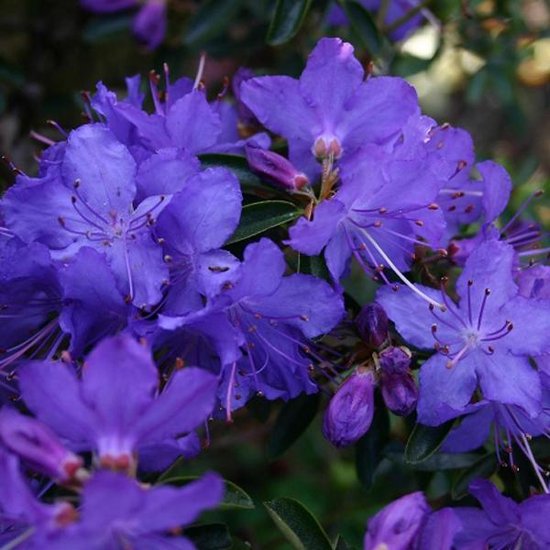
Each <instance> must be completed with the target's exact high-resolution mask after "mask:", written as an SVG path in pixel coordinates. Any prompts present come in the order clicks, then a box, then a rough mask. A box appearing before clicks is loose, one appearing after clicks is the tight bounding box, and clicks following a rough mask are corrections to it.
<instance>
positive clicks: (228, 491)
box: [159, 475, 255, 510]
mask: <svg viewBox="0 0 550 550" xmlns="http://www.w3.org/2000/svg"><path fill="white" fill-rule="evenodd" d="M197 479H199V477H198V476H187V475H173V476H170V475H168V476H166V477H163V476H161V477H160V478H159V482H162V483H163V484H170V485H187V483H191V482H192V481H196V480H197ZM223 482H224V484H225V492H224V495H223V500H222V501H221V503H220V504H219V507H220V508H222V509H223V508H225V509H235V508H239V509H246V510H251V509H253V508H255V506H254V501H253V500H252V498H251V497H250V495H249V494H248V493H247V492H246V491H245V490H244V489H241V488H240V487H239V486H238V485H236V484H235V483H233V482H232V481H228V480H227V479H224V480H223Z"/></svg>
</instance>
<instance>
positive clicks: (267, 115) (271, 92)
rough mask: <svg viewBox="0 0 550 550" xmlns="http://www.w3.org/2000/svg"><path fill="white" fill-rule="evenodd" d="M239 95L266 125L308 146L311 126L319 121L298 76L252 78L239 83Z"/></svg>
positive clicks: (310, 141)
mask: <svg viewBox="0 0 550 550" xmlns="http://www.w3.org/2000/svg"><path fill="white" fill-rule="evenodd" d="M241 98H242V101H243V103H244V104H245V105H246V106H247V107H248V108H249V109H250V110H251V111H252V112H253V113H254V114H255V115H256V117H257V118H258V120H259V121H260V122H261V123H262V124H263V125H264V126H265V127H266V128H267V129H269V130H271V131H272V132H275V133H276V134H279V135H281V136H284V137H286V138H287V139H288V140H289V141H293V140H295V139H302V140H304V141H305V142H306V143H309V144H310V147H311V144H312V142H313V137H312V132H311V128H313V127H314V126H315V127H318V124H317V123H316V120H315V118H314V114H313V110H312V108H311V106H310V105H308V104H307V102H306V101H305V99H304V98H303V97H302V94H301V90H300V86H299V82H298V81H297V80H295V79H294V78H290V77H288V76H264V77H260V78H251V79H250V80H247V81H246V82H243V83H242V84H241ZM291 160H292V159H291ZM300 168H301V166H300Z"/></svg>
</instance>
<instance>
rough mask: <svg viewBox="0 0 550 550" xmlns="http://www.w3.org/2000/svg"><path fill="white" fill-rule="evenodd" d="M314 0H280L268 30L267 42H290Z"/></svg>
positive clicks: (273, 43)
mask: <svg viewBox="0 0 550 550" xmlns="http://www.w3.org/2000/svg"><path fill="white" fill-rule="evenodd" d="M311 2H312V0H278V1H277V5H276V6H275V13H274V14H273V18H272V19H271V24H270V25H269V30H268V31H267V42H268V44H271V45H272V46H278V45H279V44H284V43H285V42H288V41H289V40H290V39H291V38H292V37H293V36H295V35H296V33H297V32H298V31H299V30H300V27H301V26H302V23H303V22H304V19H305V17H306V14H307V12H308V10H309V8H310V6H311Z"/></svg>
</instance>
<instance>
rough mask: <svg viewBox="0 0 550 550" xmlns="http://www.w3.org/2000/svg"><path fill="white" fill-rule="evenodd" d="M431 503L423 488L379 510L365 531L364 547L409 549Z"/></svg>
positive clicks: (369, 548)
mask: <svg viewBox="0 0 550 550" xmlns="http://www.w3.org/2000/svg"><path fill="white" fill-rule="evenodd" d="M429 513H430V507H429V506H428V503H427V502H426V499H425V498H424V495H423V494H422V493H421V492H417V493H411V494H409V495H405V496H404V497H401V498H399V499H397V500H395V501H394V502H392V503H391V504H389V505H388V506H386V507H385V508H383V509H382V510H381V511H380V512H378V513H377V514H376V515H375V516H374V517H373V518H372V519H371V520H370V521H369V525H368V530H367V533H366V534H365V541H364V546H363V548H364V550H382V549H384V550H386V549H388V550H389V549H390V548H391V550H409V549H410V548H415V546H414V541H415V538H416V536H417V535H418V533H419V531H420V528H421V526H422V525H423V523H424V520H425V518H426V516H427V515H428V514H429Z"/></svg>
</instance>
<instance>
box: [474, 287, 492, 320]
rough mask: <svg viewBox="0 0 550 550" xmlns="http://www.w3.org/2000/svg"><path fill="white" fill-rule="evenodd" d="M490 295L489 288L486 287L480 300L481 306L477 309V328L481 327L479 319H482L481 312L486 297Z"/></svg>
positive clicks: (483, 308) (483, 309)
mask: <svg viewBox="0 0 550 550" xmlns="http://www.w3.org/2000/svg"><path fill="white" fill-rule="evenodd" d="M490 295H491V289H490V288H486V289H485V291H484V292H483V300H482V301H481V307H480V309H479V315H478V318H477V330H479V328H480V327H481V320H482V319H483V312H484V311H485V304H486V303H487V298H488V297H489V296H490Z"/></svg>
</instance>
